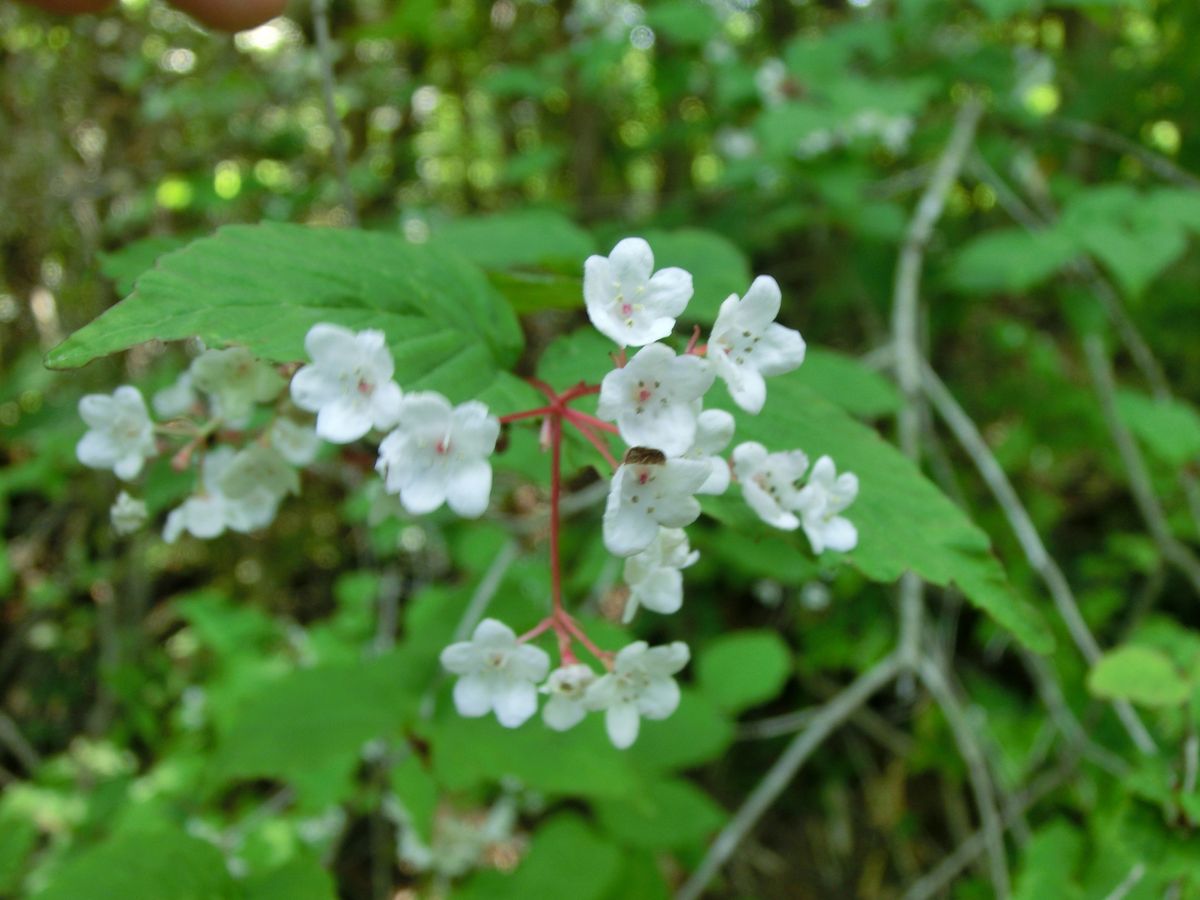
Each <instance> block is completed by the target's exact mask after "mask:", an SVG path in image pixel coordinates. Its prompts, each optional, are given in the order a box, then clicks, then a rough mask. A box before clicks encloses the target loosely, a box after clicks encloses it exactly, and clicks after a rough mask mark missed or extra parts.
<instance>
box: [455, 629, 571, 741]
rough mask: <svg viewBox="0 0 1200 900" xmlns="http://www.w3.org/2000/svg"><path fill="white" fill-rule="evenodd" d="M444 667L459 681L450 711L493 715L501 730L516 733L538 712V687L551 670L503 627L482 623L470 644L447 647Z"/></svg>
mask: <svg viewBox="0 0 1200 900" xmlns="http://www.w3.org/2000/svg"><path fill="white" fill-rule="evenodd" d="M441 661H442V665H443V666H444V667H445V668H446V669H447V670H448V671H450V672H452V673H453V674H455V675H458V676H459V678H458V681H457V682H455V684H454V705H455V707H456V708H457V709H458V711H459V713H460V714H461V715H464V716H471V717H476V716H485V715H487V714H488V713H489V712H492V711H495V713H496V718H497V719H498V720H499V721H500V724H501V725H503V726H504V727H505V728H516V727H517V726H518V725H520V724H522V723H523V722H524V721H525V720H526V719H528V718H529V717H530V716H532V715H533V714H534V713H535V712H536V711H537V687H536V683H537V682H539V681H541V680H542V679H543V678H545V677H546V673H547V672H548V671H549V670H550V657H549V655H548V654H547V653H546V651H545V650H542V649H540V648H538V647H534V646H533V645H531V644H522V643H521V642H520V641H518V640H517V636H516V634H515V633H514V632H513V630H512V629H511V628H509V627H508V626H507V625H505V624H504V623H503V622H498V621H497V620H495V619H484V620H483V621H482V622H480V623H479V625H478V626H477V627H476V628H475V633H474V634H473V635H471V640H469V641H460V642H458V643H457V644H451V645H450V646H449V647H447V648H446V649H445V650H443V651H442V654H441Z"/></svg>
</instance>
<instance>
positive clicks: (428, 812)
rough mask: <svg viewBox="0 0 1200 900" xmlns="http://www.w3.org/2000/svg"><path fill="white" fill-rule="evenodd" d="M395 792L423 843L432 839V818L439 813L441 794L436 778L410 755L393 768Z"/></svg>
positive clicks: (392, 782)
mask: <svg viewBox="0 0 1200 900" xmlns="http://www.w3.org/2000/svg"><path fill="white" fill-rule="evenodd" d="M391 785H392V790H393V791H394V792H395V794H396V797H397V799H399V801H400V803H401V805H403V807H404V810H405V812H407V813H408V816H409V822H410V824H411V825H412V827H413V828H415V829H416V831H417V834H419V835H420V836H421V840H423V841H425V843H427V844H428V843H429V842H430V840H432V837H433V815H434V813H435V812H436V811H437V803H438V790H437V784H436V783H434V780H433V776H432V775H431V774H430V773H429V771H428V770H427V769H426V768H425V766H424V765H423V764H422V763H421V761H420V760H419V759H418V758H417V757H416V756H415V755H414V754H411V753H410V754H408V755H407V756H406V757H404V759H403V760H401V761H400V762H399V763H398V764H397V765H395V766H394V767H393V768H392V774H391Z"/></svg>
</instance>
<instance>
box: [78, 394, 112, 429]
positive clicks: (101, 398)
mask: <svg viewBox="0 0 1200 900" xmlns="http://www.w3.org/2000/svg"><path fill="white" fill-rule="evenodd" d="M115 410H116V404H115V403H114V402H113V398H112V397H110V396H108V395H107V394H88V395H87V396H86V397H82V398H80V400H79V417H80V418H81V419H83V421H84V422H85V423H86V424H87V426H88V427H89V428H107V427H108V426H109V425H110V424H112V420H113V416H114V414H115Z"/></svg>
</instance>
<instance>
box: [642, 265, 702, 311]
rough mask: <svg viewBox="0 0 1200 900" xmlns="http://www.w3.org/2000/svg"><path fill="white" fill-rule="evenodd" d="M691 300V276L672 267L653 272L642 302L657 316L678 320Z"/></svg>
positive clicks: (682, 270)
mask: <svg viewBox="0 0 1200 900" xmlns="http://www.w3.org/2000/svg"><path fill="white" fill-rule="evenodd" d="M691 299H692V276H691V273H689V272H687V271H686V270H684V269H678V268H674V267H670V268H666V269H660V270H659V271H657V272H655V273H654V274H653V275H652V276H651V277H650V281H649V282H648V283H647V284H646V292H645V294H643V295H642V302H643V303H644V304H645V305H646V308H647V310H649V311H651V312H653V313H655V314H656V315H658V316H669V317H670V318H672V319H674V318H678V317H679V315H680V314H682V313H683V311H684V309H686V308H687V305H688V301H689V300H691Z"/></svg>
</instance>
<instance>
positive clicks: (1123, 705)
mask: <svg viewBox="0 0 1200 900" xmlns="http://www.w3.org/2000/svg"><path fill="white" fill-rule="evenodd" d="M921 384H922V387H923V388H924V391H925V396H926V397H928V398H929V402H930V403H931V404H932V405H933V408H934V410H936V411H937V414H938V415H939V416H940V417H941V419H942V421H944V422H945V423H946V426H947V427H948V428H949V429H950V432H951V434H953V435H954V437H955V439H956V440H957V441H958V443H959V445H960V446H961V447H962V448H963V450H964V451H965V452H966V454H967V456H969V457H970V458H971V462H973V463H974V464H975V468H976V469H978V470H979V474H980V476H981V477H982V478H983V480H984V483H985V484H987V486H988V489H989V490H990V491H991V492H992V496H994V497H995V498H996V503H997V504H999V506H1000V510H1001V512H1003V513H1004V517H1005V518H1006V519H1007V520H1008V524H1009V526H1010V527H1011V528H1012V530H1013V534H1015V535H1016V538H1017V543H1019V544H1020V545H1021V549H1022V551H1024V553H1025V558H1026V559H1028V560H1029V565H1030V566H1032V567H1033V569H1034V571H1035V572H1037V573H1038V575H1040V576H1041V578H1042V581H1043V582H1044V583H1045V585H1046V590H1047V591H1049V593H1050V596H1051V598H1052V599H1053V600H1054V606H1055V608H1056V609H1057V610H1058V614H1059V615H1060V616H1061V617H1062V620H1063V622H1064V623H1065V624H1066V626H1067V631H1068V632H1070V635H1071V639H1072V640H1073V641H1074V642H1075V646H1076V647H1078V648H1079V652H1080V653H1082V654H1083V658H1084V659H1085V660H1087V661H1088V663H1089V664H1095V662H1096V661H1097V660H1098V659H1099V658H1100V655H1101V652H1102V651H1101V649H1100V645H1099V643H1097V641H1096V638H1095V637H1094V636H1093V635H1092V632H1091V629H1089V628H1088V624H1087V622H1086V621H1085V620H1084V618H1083V614H1082V613H1081V612H1080V611H1079V604H1078V602H1077V601H1076V600H1075V593H1074V592H1073V591H1072V590H1071V585H1070V584H1069V583H1068V581H1067V579H1066V576H1065V575H1063V572H1062V569H1061V568H1059V566H1058V563H1056V562H1055V561H1054V558H1053V557H1052V556H1051V555H1050V554H1049V553H1048V552H1047V550H1046V546H1045V544H1043V543H1042V538H1041V536H1040V535H1039V534H1038V531H1037V527H1036V526H1035V525H1034V524H1033V520H1032V519H1031V518H1030V516H1029V513H1028V512H1027V511H1026V510H1025V506H1024V504H1022V503H1021V499H1020V497H1018V496H1017V492H1016V490H1014V489H1013V486H1012V483H1011V482H1010V481H1009V480H1008V476H1007V475H1006V474H1005V472H1004V469H1003V468H1002V467H1001V466H1000V463H999V462H998V461H997V460H996V457H995V455H994V454H993V453H992V451H991V449H990V448H989V447H988V445H987V442H986V441H984V439H983V435H981V434H980V433H979V429H978V428H976V427H975V423H974V421H972V419H971V417H970V416H968V415H967V413H966V412H965V411H964V410H963V408H962V407H961V406H959V405H958V402H957V401H956V400H955V399H954V395H953V394H951V393H950V391H949V390H948V389H947V388H946V385H945V384H943V383H942V380H941V379H940V378H938V377H937V373H935V372H934V371H933V369H931V368H930V367H929V366H928V365H924V366H923V367H922V369H921ZM1113 707H1114V708H1115V710H1116V712H1117V716H1118V717H1119V718H1120V719H1121V723H1122V724H1123V725H1124V726H1125V730H1126V731H1127V732H1129V737H1130V738H1131V739H1132V740H1133V743H1134V744H1135V745H1136V746H1137V748H1138V749H1139V750H1140V751H1142V752H1143V753H1154V752H1156V750H1157V749H1158V748H1157V747H1156V746H1155V744H1154V739H1153V738H1152V737H1151V736H1150V732H1149V731H1147V730H1146V726H1145V725H1143V724H1142V720H1141V719H1140V718H1139V717H1138V714H1137V713H1136V712H1135V711H1134V709H1133V707H1132V706H1130V705H1129V704H1128V703H1127V702H1125V701H1123V700H1119V701H1116V702H1114V703H1113Z"/></svg>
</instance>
